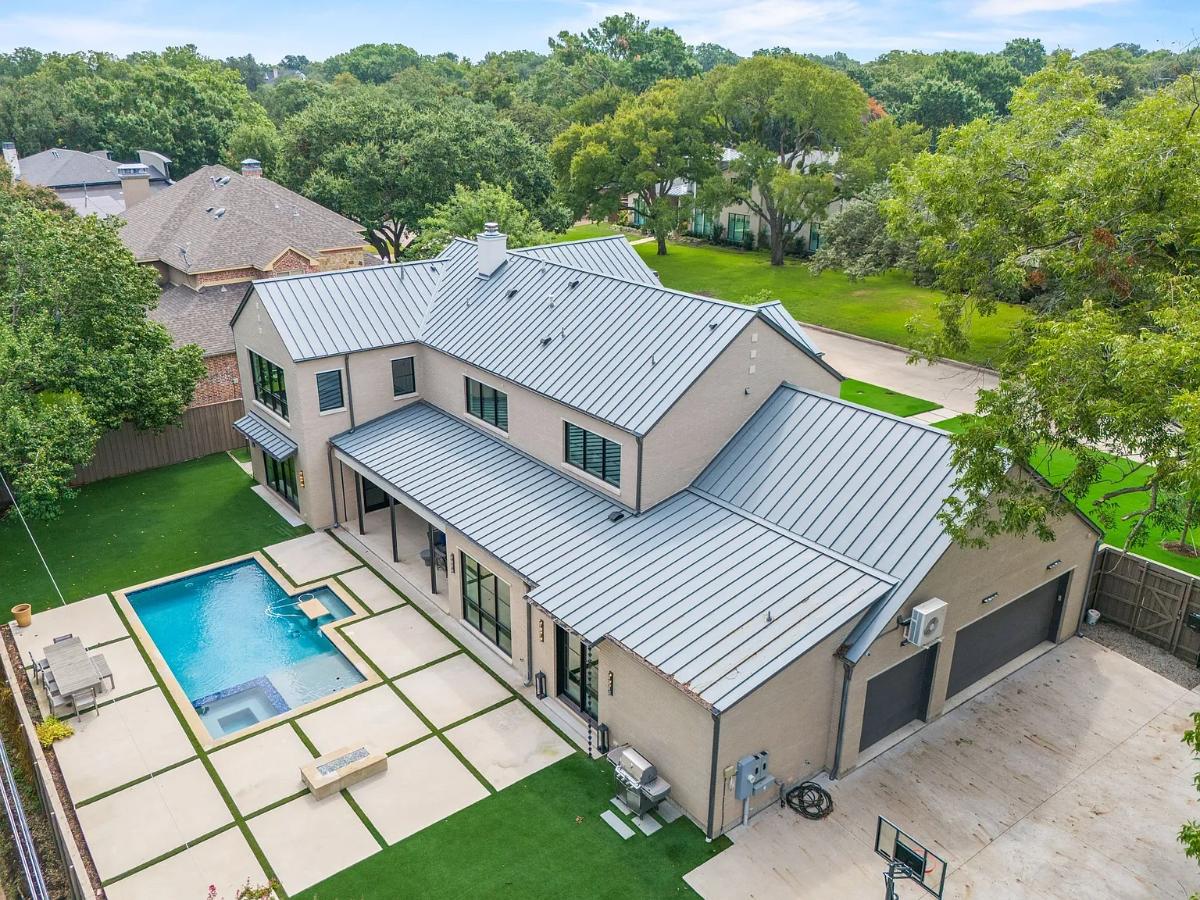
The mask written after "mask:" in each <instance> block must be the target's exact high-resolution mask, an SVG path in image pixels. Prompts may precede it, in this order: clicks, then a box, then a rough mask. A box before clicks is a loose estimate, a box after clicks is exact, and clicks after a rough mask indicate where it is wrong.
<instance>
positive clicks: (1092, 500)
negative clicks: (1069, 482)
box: [936, 415, 1200, 575]
mask: <svg viewBox="0 0 1200 900" xmlns="http://www.w3.org/2000/svg"><path fill="white" fill-rule="evenodd" d="M970 419H971V416H966V415H964V416H956V417H955V418H953V419H946V420H945V421H943V422H938V423H937V426H936V427H938V428H942V429H945V430H946V431H952V432H958V431H961V430H962V428H963V427H964V426H965V425H966V423H967V422H969V421H970ZM1106 455H1107V454H1106ZM1108 458H1109V459H1110V460H1111V462H1110V463H1108V464H1107V465H1106V466H1105V467H1104V469H1103V470H1102V471H1103V474H1102V477H1101V480H1100V481H1099V482H1098V483H1097V484H1095V485H1093V486H1092V489H1091V490H1089V491H1088V492H1087V494H1086V495H1085V496H1084V497H1081V498H1079V500H1077V501H1076V505H1077V506H1078V507H1079V508H1080V510H1082V511H1083V512H1084V513H1085V514H1086V515H1087V516H1089V517H1090V518H1091V519H1092V520H1093V521H1095V522H1096V524H1097V525H1099V526H1100V527H1101V528H1104V542H1105V543H1106V544H1111V545H1112V546H1114V547H1124V546H1125V542H1126V541H1127V540H1128V539H1129V532H1130V531H1132V530H1133V526H1134V524H1135V522H1134V520H1132V519H1131V520H1129V521H1122V517H1123V516H1124V515H1126V514H1127V513H1131V512H1136V511H1138V510H1140V509H1144V508H1145V505H1146V501H1147V495H1146V494H1144V493H1135V494H1124V495H1122V496H1120V497H1114V498H1113V500H1112V505H1111V508H1112V509H1113V510H1114V511H1115V519H1116V521H1115V522H1113V523H1112V524H1111V525H1108V526H1107V527H1106V526H1105V524H1104V523H1103V522H1100V521H1099V520H1098V519H1097V515H1096V506H1095V504H1096V501H1097V500H1098V499H1100V497H1102V496H1104V495H1105V494H1107V493H1108V492H1109V491H1114V490H1117V489H1118V488H1123V487H1134V486H1137V485H1142V484H1145V483H1146V480H1147V479H1148V478H1149V477H1150V476H1151V474H1153V471H1154V470H1153V469H1150V468H1141V469H1137V470H1136V471H1133V463H1131V462H1130V461H1129V460H1125V459H1121V458H1120V457H1117V456H1109V457H1108ZM1033 463H1034V468H1035V469H1037V470H1038V472H1040V473H1041V474H1042V476H1043V477H1044V478H1045V479H1046V480H1047V481H1049V482H1050V483H1051V484H1058V483H1059V482H1061V481H1062V480H1063V479H1065V478H1066V477H1067V476H1068V475H1069V474H1070V473H1071V471H1072V470H1073V469H1074V468H1075V456H1074V454H1072V453H1068V452H1067V451H1066V450H1055V451H1053V452H1047V453H1043V454H1041V455H1040V456H1039V457H1038V458H1037V459H1035V460H1034V461H1033ZM1195 534H1196V533H1195V532H1194V531H1193V537H1194V536H1195ZM1177 540H1179V534H1178V533H1171V534H1166V533H1164V532H1163V531H1162V529H1161V528H1147V530H1146V534H1145V541H1144V542H1143V543H1141V544H1140V545H1138V546H1137V547H1133V548H1131V549H1132V550H1133V552H1134V553H1137V554H1138V555H1140V556H1145V557H1147V558H1148V559H1152V560H1154V561H1156V562H1161V563H1165V564H1166V565H1168V566H1174V567H1175V568H1177V569H1183V571H1185V572H1190V573H1192V574H1193V575H1200V558H1196V557H1191V556H1183V555H1181V554H1179V553H1172V552H1171V551H1170V550H1167V549H1165V548H1164V547H1163V546H1162V544H1163V542H1164V541H1177Z"/></svg>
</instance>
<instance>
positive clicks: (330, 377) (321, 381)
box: [317, 369, 346, 412]
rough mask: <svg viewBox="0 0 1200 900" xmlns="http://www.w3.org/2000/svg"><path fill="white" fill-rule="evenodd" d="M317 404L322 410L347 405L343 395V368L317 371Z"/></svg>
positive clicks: (327, 410)
mask: <svg viewBox="0 0 1200 900" xmlns="http://www.w3.org/2000/svg"><path fill="white" fill-rule="evenodd" d="M317 405H318V406H320V408H321V412H329V411H330V410H334V409H341V408H342V407H344V406H345V405H346V402H345V399H344V398H343V397H342V370H341V369H333V370H331V371H329V372H318V373H317Z"/></svg>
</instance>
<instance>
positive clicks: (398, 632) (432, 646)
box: [343, 576, 458, 678]
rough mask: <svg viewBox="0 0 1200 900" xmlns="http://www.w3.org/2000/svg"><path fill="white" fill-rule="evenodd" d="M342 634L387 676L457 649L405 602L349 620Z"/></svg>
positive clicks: (405, 670) (390, 676)
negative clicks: (396, 606) (377, 612)
mask: <svg viewBox="0 0 1200 900" xmlns="http://www.w3.org/2000/svg"><path fill="white" fill-rule="evenodd" d="M372 577H374V576H372ZM343 633H344V634H345V635H346V636H347V637H349V638H350V639H351V640H352V641H354V643H355V644H356V645H357V646H358V647H359V649H360V650H362V651H363V653H365V654H366V655H367V656H368V657H369V658H370V659H371V661H372V662H374V663H375V665H377V666H379V668H380V669H382V670H383V674H384V675H386V676H387V677H388V678H394V677H395V676H397V675H399V674H400V673H402V672H407V671H409V670H411V669H415V668H417V667H418V666H423V665H425V664H426V663H431V662H433V661H434V660H435V659H440V658H441V657H443V656H448V655H449V654H451V653H453V652H454V651H456V650H457V649H458V646H457V645H456V644H455V643H454V642H453V641H451V640H450V639H449V638H448V637H446V636H445V635H444V634H442V633H441V632H440V631H438V630H437V629H436V628H434V627H433V625H431V624H430V623H429V620H428V619H426V618H425V617H424V616H423V615H421V614H420V613H419V612H417V610H416V609H414V608H413V607H411V606H408V605H404V606H401V607H399V608H397V609H393V610H391V611H389V612H385V613H383V614H382V615H378V616H374V617H373V618H370V619H365V620H363V621H361V622H353V623H351V624H350V625H347V626H346V628H345V629H343Z"/></svg>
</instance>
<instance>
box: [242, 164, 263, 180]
mask: <svg viewBox="0 0 1200 900" xmlns="http://www.w3.org/2000/svg"><path fill="white" fill-rule="evenodd" d="M242 174H243V175H245V176H246V177H247V178H262V163H260V162H259V161H258V160H257V159H243V160H242Z"/></svg>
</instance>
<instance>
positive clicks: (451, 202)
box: [410, 181, 549, 256]
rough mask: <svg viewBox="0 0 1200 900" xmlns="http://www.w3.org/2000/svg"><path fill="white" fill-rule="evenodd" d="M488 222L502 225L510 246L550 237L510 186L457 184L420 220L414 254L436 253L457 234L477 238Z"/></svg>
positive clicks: (525, 245) (413, 244) (501, 227)
mask: <svg viewBox="0 0 1200 900" xmlns="http://www.w3.org/2000/svg"><path fill="white" fill-rule="evenodd" d="M488 222H495V223H496V224H497V225H498V226H499V228H500V231H502V232H503V233H504V234H505V235H506V237H507V239H508V246H509V247H531V246H533V245H535V244H542V243H545V242H546V241H547V240H548V239H549V235H548V234H547V232H546V231H545V230H544V229H543V228H542V226H541V225H540V224H539V223H538V221H537V219H535V218H534V217H533V216H532V215H531V214H530V212H529V210H528V209H526V208H525V207H524V205H522V203H521V201H520V200H518V199H517V198H516V197H514V196H513V193H512V191H511V190H510V189H509V188H507V187H501V186H499V185H495V184H489V183H488V182H486V181H483V182H480V184H479V187H477V188H469V187H466V186H464V185H461V184H460V185H457V186H456V187H455V188H454V193H453V194H451V195H450V197H449V198H448V199H447V200H446V201H445V202H444V203H440V204H438V205H437V206H435V207H434V208H433V209H432V210H431V211H430V213H429V215H427V216H426V217H425V218H423V219H422V220H421V221H420V223H419V226H418V227H419V231H418V233H417V237H416V239H415V240H414V241H413V243H412V245H411V247H410V255H413V256H434V255H436V254H438V253H440V252H441V251H442V250H443V249H444V248H445V246H446V245H447V244H448V243H449V242H450V241H451V240H452V239H453V238H456V237H465V238H469V239H472V240H474V238H475V235H477V234H479V233H480V232H482V231H483V226H484V225H485V224H486V223H488Z"/></svg>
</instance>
